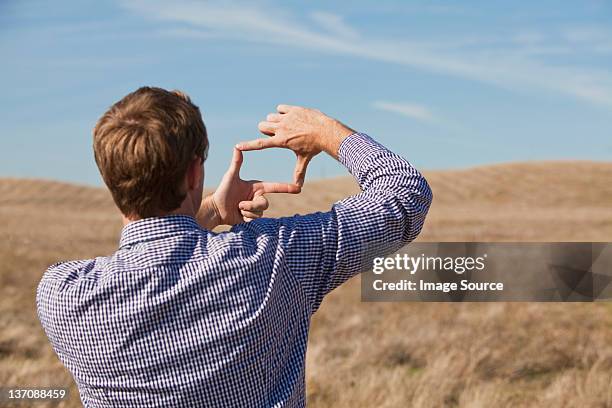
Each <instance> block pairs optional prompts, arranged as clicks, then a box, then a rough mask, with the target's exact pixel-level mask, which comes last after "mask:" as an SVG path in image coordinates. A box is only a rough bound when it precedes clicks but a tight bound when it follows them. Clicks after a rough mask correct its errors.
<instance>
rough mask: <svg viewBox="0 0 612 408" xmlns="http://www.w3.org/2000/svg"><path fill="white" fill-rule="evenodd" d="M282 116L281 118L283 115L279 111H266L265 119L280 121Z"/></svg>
mask: <svg viewBox="0 0 612 408" xmlns="http://www.w3.org/2000/svg"><path fill="white" fill-rule="evenodd" d="M282 118H283V115H281V114H280V113H268V116H266V121H268V122H280V121H281V119H282Z"/></svg>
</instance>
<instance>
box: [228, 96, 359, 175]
mask: <svg viewBox="0 0 612 408" xmlns="http://www.w3.org/2000/svg"><path fill="white" fill-rule="evenodd" d="M276 109H277V111H278V113H270V114H269V115H268V116H267V117H266V120H265V121H262V122H259V126H258V127H259V130H260V131H261V133H263V134H265V135H268V136H271V137H270V138H269V139H256V140H251V141H249V142H242V143H240V144H238V145H237V146H236V147H237V148H238V149H240V150H243V151H247V150H261V149H267V148H270V147H283V148H286V149H291V150H293V151H294V152H295V155H296V156H297V163H296V165H295V171H294V176H293V182H294V183H295V184H297V185H299V186H302V185H303V184H304V177H305V176H306V168H307V167H308V163H309V162H310V160H312V158H313V157H314V156H316V155H317V154H319V153H321V152H322V151H325V152H326V153H328V154H329V155H331V156H332V157H334V158H336V159H337V158H338V149H339V148H340V144H341V143H342V141H343V140H344V138H346V137H347V136H349V135H350V134H352V133H354V131H353V130H352V129H350V128H348V127H346V126H344V125H343V124H342V123H340V122H338V121H337V120H335V119H332V118H330V117H329V116H327V115H325V114H324V113H322V112H321V111H318V110H316V109H308V108H302V107H300V106H291V105H278V107H277V108H276Z"/></svg>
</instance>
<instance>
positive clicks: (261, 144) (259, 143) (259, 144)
mask: <svg viewBox="0 0 612 408" xmlns="http://www.w3.org/2000/svg"><path fill="white" fill-rule="evenodd" d="M271 147H281V146H280V145H279V143H278V140H277V139H276V138H274V137H271V138H269V139H255V140H250V141H248V142H240V143H238V144H237V145H236V149H238V150H241V151H243V152H246V151H249V150H262V149H269V148H271Z"/></svg>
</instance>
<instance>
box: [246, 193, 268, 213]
mask: <svg viewBox="0 0 612 408" xmlns="http://www.w3.org/2000/svg"><path fill="white" fill-rule="evenodd" d="M269 205H270V203H269V202H268V199H267V198H266V197H265V196H263V195H258V196H256V197H255V198H253V199H252V200H251V201H241V202H240V203H238V208H240V209H241V210H246V211H265V210H267V209H268V206H269Z"/></svg>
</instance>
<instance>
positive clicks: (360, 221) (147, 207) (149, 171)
mask: <svg viewBox="0 0 612 408" xmlns="http://www.w3.org/2000/svg"><path fill="white" fill-rule="evenodd" d="M259 129H260V130H261V131H262V133H264V134H266V135H268V136H270V137H269V138H264V139H258V140H254V141H250V142H245V143H241V144H239V145H238V146H237V148H236V149H235V150H234V156H233V161H232V164H231V166H230V169H229V170H228V172H227V173H226V174H225V176H224V178H223V181H222V182H221V185H220V186H219V188H218V189H217V190H216V191H215V192H214V194H213V195H212V196H210V197H207V198H206V199H204V201H203V203H202V206H201V207H200V203H201V202H202V189H203V179H204V167H203V162H204V160H205V159H206V152H207V147H208V141H207V136H206V130H205V127H204V124H203V122H202V119H201V116H200V113H199V110H198V108H197V107H196V106H195V105H193V104H192V103H191V102H190V100H189V98H188V97H187V96H185V95H184V94H182V93H179V92H168V91H165V90H162V89H159V88H141V89H139V90H137V91H136V92H134V93H132V94H129V95H127V96H126V97H125V98H123V99H122V100H121V101H119V102H118V103H116V104H115V105H114V106H113V107H111V109H110V110H109V111H108V112H106V113H105V114H104V115H103V116H102V118H101V119H100V120H99V122H98V124H97V125H96V128H95V130H94V151H95V157H96V162H97V164H98V167H99V169H100V172H101V173H102V177H103V178H104V181H105V183H106V185H107V186H108V188H109V190H110V191H111V193H112V196H113V198H114V200H115V203H116V204H117V206H118V207H119V209H120V210H121V212H122V214H123V216H124V223H125V226H124V228H123V231H122V233H121V239H120V242H119V248H118V250H117V252H115V253H114V254H113V255H112V256H109V257H99V258H96V259H90V260H83V261H73V262H65V263H59V264H56V265H54V266H52V267H51V268H49V270H48V271H47V272H46V273H45V275H44V276H43V278H42V280H41V282H40V285H39V287H38V292H37V306H38V313H39V317H40V320H41V323H42V325H43V327H44V329H45V332H46V333H47V336H48V337H49V340H50V341H51V344H52V346H53V348H54V350H55V352H56V353H57V355H58V357H59V358H60V360H61V361H62V362H63V363H64V365H65V366H66V367H67V368H68V370H70V372H71V373H72V375H73V377H74V379H75V381H76V383H77V385H78V388H79V393H80V397H81V400H82V402H83V404H84V405H85V406H87V407H117V406H126V407H128V406H129V407H136V406H138V407H153V406H156V407H157V406H159V407H170V406H181V407H204V406H219V407H232V406H236V407H272V406H274V407H276V406H288V407H294V406H304V404H305V397H304V370H305V367H304V366H305V354H306V343H307V338H308V327H309V323H310V318H311V316H312V314H313V313H314V312H315V311H316V310H317V308H318V307H319V305H320V303H321V301H322V300H323V297H324V296H325V295H326V294H327V293H329V292H330V291H331V290H333V289H334V288H336V287H337V286H339V285H340V284H342V283H343V282H345V281H346V280H348V279H349V278H350V277H352V276H354V275H356V274H357V273H359V272H361V271H362V270H364V269H367V268H368V265H367V262H364V260H367V257H368V256H369V254H375V255H377V256H380V255H385V254H389V253H391V252H393V251H395V250H397V249H399V248H400V247H401V246H403V245H405V244H406V243H408V242H410V241H411V240H413V239H414V238H415V237H416V236H417V235H418V233H419V232H420V230H421V227H422V225H423V222H424V219H425V215H426V214H427V211H428V208H429V205H430V203H431V199H432V195H431V191H430V189H429V186H428V185H427V182H426V181H425V179H424V178H423V177H422V176H421V174H420V173H419V172H418V171H417V170H415V169H414V168H413V167H412V166H411V165H410V164H409V163H408V162H407V161H405V160H404V159H402V158H400V157H399V156H397V155H395V154H394V153H392V152H390V151H389V150H387V149H386V148H384V147H383V146H381V145H380V144H378V143H376V142H375V141H374V140H372V139H371V138H370V137H368V136H366V135H365V134H361V133H356V132H354V131H353V130H351V129H349V128H348V127H346V126H344V125H343V124H341V123H340V122H338V121H336V120H334V119H332V118H329V117H327V116H325V115H324V114H323V113H321V112H319V111H316V110H311V109H305V108H301V107H295V106H287V105H279V106H278V113H272V114H270V115H268V117H267V119H266V120H265V121H263V122H261V123H260V124H259ZM271 147H284V148H288V149H291V150H293V151H294V152H295V153H296V155H297V158H298V160H297V165H296V169H295V180H294V181H295V184H275V183H262V182H258V181H243V180H241V179H240V177H239V174H238V173H239V169H240V164H241V162H242V151H247V150H257V149H265V148H271ZM320 152H325V153H327V154H329V155H331V156H332V157H334V158H336V159H338V160H339V161H340V162H341V163H342V164H344V165H345V166H346V167H347V169H348V170H349V171H350V172H351V173H352V174H353V176H355V178H356V179H357V181H358V182H359V184H360V186H361V188H362V190H363V191H362V193H360V194H358V195H356V196H354V197H349V198H347V199H345V200H343V201H340V202H338V203H336V204H335V205H334V206H333V208H332V209H331V210H330V211H329V212H326V213H315V214H310V215H306V216H294V217H288V218H279V219H266V218H260V217H261V214H262V211H263V210H265V209H266V207H267V202H266V200H265V198H264V193H268V192H271V193H275V192H285V193H297V192H299V190H300V186H301V184H302V182H303V178H304V174H305V171H306V167H307V164H308V162H309V160H310V159H311V158H312V157H314V156H315V155H316V154H318V153H320ZM196 215H197V220H199V223H200V225H198V223H197V222H196ZM242 221H251V222H242ZM219 224H230V225H234V226H233V228H232V229H231V230H230V231H229V232H222V233H214V232H212V231H211V229H212V228H214V227H215V226H217V225H219Z"/></svg>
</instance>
